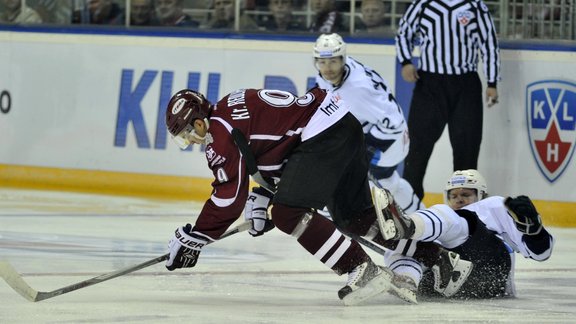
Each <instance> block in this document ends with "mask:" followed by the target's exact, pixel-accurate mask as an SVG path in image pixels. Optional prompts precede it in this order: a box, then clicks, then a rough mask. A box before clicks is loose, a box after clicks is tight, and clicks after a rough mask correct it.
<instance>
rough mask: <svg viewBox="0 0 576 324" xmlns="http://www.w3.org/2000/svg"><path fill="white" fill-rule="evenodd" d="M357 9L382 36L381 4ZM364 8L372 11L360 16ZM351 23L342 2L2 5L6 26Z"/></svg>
mask: <svg viewBox="0 0 576 324" xmlns="http://www.w3.org/2000/svg"><path fill="white" fill-rule="evenodd" d="M364 2H367V3H368V2H369V4H366V5H365V4H364ZM128 3H129V9H130V10H128V11H127V10H125V8H126V4H128ZM357 7H358V10H357V12H358V14H357V17H358V18H357V23H356V24H355V26H358V28H359V30H360V29H361V30H363V31H368V32H372V31H374V32H379V31H382V30H383V28H384V27H383V24H384V23H385V20H384V14H385V12H384V11H385V9H384V8H385V7H384V3H383V2H382V0H361V1H357ZM361 7H362V8H364V7H366V8H367V9H362V13H360V8H361ZM127 13H128V14H129V19H126V14H127ZM237 14H238V15H239V20H238V22H237V21H236V20H235V17H236V15H237ZM349 20H350V3H349V1H342V0H241V1H240V8H239V10H237V9H236V0H204V1H190V0H130V1H129V2H128V1H125V0H0V23H2V24H23V25H28V24H57V25H66V24H82V25H117V26H123V25H127V24H128V25H129V26H130V27H154V26H174V27H188V28H196V29H206V30H239V31H248V32H249V31H261V32H266V31H273V32H278V31H280V32H314V33H332V32H341V33H347V32H349V31H350V27H349V26H350V24H349Z"/></svg>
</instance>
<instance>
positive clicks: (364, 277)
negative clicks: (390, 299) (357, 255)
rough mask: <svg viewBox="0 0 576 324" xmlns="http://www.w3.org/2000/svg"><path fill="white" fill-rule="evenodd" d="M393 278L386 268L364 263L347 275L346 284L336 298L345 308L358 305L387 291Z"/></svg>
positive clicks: (369, 262) (370, 262)
mask: <svg viewBox="0 0 576 324" xmlns="http://www.w3.org/2000/svg"><path fill="white" fill-rule="evenodd" d="M393 276H394V274H393V273H392V271H391V270H390V269H388V268H383V267H379V266H377V265H376V264H374V263H373V262H372V261H368V262H364V263H362V264H361V265H359V266H357V267H356V268H354V269H353V270H352V271H350V272H349V273H348V282H347V283H346V286H344V287H343V288H342V289H340V290H339V291H338V297H339V298H340V299H342V301H343V302H344V305H346V306H353V305H357V304H360V303H362V302H363V301H365V300H367V299H369V298H371V297H374V296H376V295H378V294H380V293H382V292H384V291H387V290H388V289H389V288H390V285H391V280H392V277H393Z"/></svg>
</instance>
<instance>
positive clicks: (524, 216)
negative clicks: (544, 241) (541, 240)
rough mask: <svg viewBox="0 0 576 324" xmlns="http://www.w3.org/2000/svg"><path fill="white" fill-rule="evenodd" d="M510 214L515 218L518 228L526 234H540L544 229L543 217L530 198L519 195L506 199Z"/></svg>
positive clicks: (505, 202) (505, 203)
mask: <svg viewBox="0 0 576 324" xmlns="http://www.w3.org/2000/svg"><path fill="white" fill-rule="evenodd" d="M504 205H506V208H508V214H509V215H510V216H511V217H512V219H513V220H514V223H515V224H516V228H517V229H518V230H519V231H520V232H522V233H524V234H526V235H538V233H540V231H541V230H542V219H541V218H540V215H539V214H538V211H537V210H536V207H534V204H533V203H532V201H531V200H530V198H528V197H526V196H518V197H516V198H511V197H508V198H506V200H504Z"/></svg>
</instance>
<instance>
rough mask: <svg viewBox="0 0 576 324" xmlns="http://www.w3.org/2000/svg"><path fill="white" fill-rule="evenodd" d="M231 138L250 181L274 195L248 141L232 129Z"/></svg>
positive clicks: (361, 240) (370, 244) (356, 237)
mask: <svg viewBox="0 0 576 324" xmlns="http://www.w3.org/2000/svg"><path fill="white" fill-rule="evenodd" d="M232 138H233V139H234V142H235V143H236V145H237V146H238V149H240V152H241V153H242V155H243V157H244V161H245V162H246V169H247V170H248V173H250V175H251V176H252V179H254V182H256V183H257V184H259V185H261V186H262V187H263V188H264V189H266V190H268V191H270V192H272V193H275V192H276V188H274V187H273V186H272V184H270V183H269V182H268V181H266V179H264V177H262V175H261V174H260V171H258V167H257V166H256V159H255V158H254V154H253V153H252V151H251V150H250V147H249V146H248V141H247V140H246V137H244V134H242V132H240V130H238V129H236V128H234V129H232ZM368 177H369V179H370V180H371V181H376V183H378V181H377V180H376V179H375V178H374V176H373V175H372V173H370V172H369V173H368ZM348 236H350V237H351V238H352V239H353V240H355V241H357V242H358V243H360V244H362V245H364V246H366V247H368V248H370V249H372V250H374V251H375V252H376V253H379V254H381V255H384V253H385V252H386V250H384V248H383V247H381V246H380V245H377V244H376V243H374V242H372V241H369V240H367V239H365V238H363V237H361V236H359V235H348Z"/></svg>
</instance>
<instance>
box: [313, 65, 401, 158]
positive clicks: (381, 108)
mask: <svg viewBox="0 0 576 324" xmlns="http://www.w3.org/2000/svg"><path fill="white" fill-rule="evenodd" d="M316 84H318V86H319V87H320V88H321V89H325V90H329V91H333V92H335V93H336V94H338V95H339V96H340V97H342V98H343V99H344V100H345V101H346V102H347V103H348V104H349V106H350V112H352V114H353V115H354V116H355V117H356V118H357V119H358V120H359V121H360V123H361V124H362V128H363V129H364V134H370V135H371V136H372V137H373V138H374V139H376V140H378V141H383V142H384V141H394V144H393V145H391V146H387V145H386V146H385V147H386V149H382V150H381V153H380V154H378V161H377V162H376V163H374V164H376V165H378V166H381V167H390V166H395V165H397V164H398V163H400V162H402V161H403V160H404V158H405V157H406V155H407V154H408V149H409V146H410V139H409V136H408V126H407V124H406V120H405V118H404V113H403V111H402V109H401V108H400V106H399V105H398V103H397V102H396V98H394V95H393V94H392V92H391V91H390V87H389V86H388V84H387V83H386V81H385V80H384V79H383V78H382V77H381V76H380V75H379V74H378V72H376V71H374V70H373V69H371V68H370V67H368V66H365V65H363V64H362V63H360V62H358V61H356V60H355V59H353V58H352V57H350V56H347V57H346V63H345V66H344V75H343V77H342V82H341V83H340V85H339V86H336V87H335V86H334V85H333V84H332V83H330V82H328V81H326V80H325V79H323V78H322V76H321V75H320V73H319V74H318V75H317V76H316ZM376 148H378V149H380V148H379V147H376Z"/></svg>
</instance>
